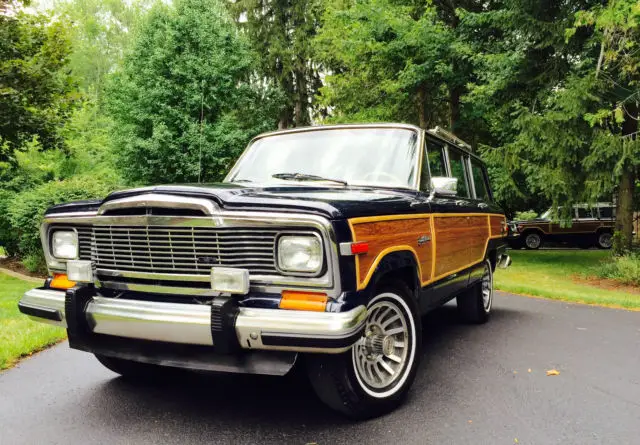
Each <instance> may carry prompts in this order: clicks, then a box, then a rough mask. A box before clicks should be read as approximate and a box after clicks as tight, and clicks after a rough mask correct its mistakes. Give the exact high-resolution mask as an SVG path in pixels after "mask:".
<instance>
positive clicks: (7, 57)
mask: <svg viewBox="0 0 640 445" xmlns="http://www.w3.org/2000/svg"><path fill="white" fill-rule="evenodd" d="M21 8H22V5H21V4H20V3H18V2H3V7H2V8H0V166H2V165H4V167H7V166H8V165H12V164H13V163H14V162H15V157H14V155H13V153H14V152H15V151H16V150H19V149H21V147H22V146H23V145H24V144H25V143H26V142H27V141H30V140H31V139H33V138H34V137H37V138H38V139H39V141H40V144H41V145H42V147H43V148H44V149H50V148H55V147H61V146H62V145H63V141H62V138H61V137H60V133H59V130H60V128H61V127H62V125H63V123H64V122H65V121H66V119H67V118H68V116H69V113H70V112H71V110H72V109H73V106H74V103H75V100H76V99H77V94H76V92H77V90H76V85H75V83H74V79H73V78H72V77H71V76H70V74H69V71H68V62H69V54H70V41H69V35H68V27H67V25H66V24H65V23H64V22H61V21H59V20H52V19H51V18H50V17H47V16H45V15H42V14H27V13H24V12H22V10H21ZM0 173H1V172H0Z"/></svg>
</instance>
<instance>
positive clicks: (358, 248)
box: [351, 242, 369, 255]
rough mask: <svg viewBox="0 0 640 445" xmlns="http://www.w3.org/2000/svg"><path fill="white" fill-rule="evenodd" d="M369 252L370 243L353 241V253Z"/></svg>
mask: <svg viewBox="0 0 640 445" xmlns="http://www.w3.org/2000/svg"><path fill="white" fill-rule="evenodd" d="M367 252H369V243H365V242H359V243H351V254H353V255H360V254H363V253H367Z"/></svg>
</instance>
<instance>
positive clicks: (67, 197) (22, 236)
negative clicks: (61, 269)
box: [8, 175, 117, 270]
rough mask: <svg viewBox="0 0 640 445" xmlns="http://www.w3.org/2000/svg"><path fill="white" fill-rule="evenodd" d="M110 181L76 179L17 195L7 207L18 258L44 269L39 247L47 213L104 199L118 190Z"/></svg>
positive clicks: (29, 264) (40, 186) (34, 268)
mask: <svg viewBox="0 0 640 445" xmlns="http://www.w3.org/2000/svg"><path fill="white" fill-rule="evenodd" d="M116 186H117V184H115V183H114V182H112V180H111V179H110V178H96V177H95V176H89V175H87V176H74V177H71V178H69V179H65V180H62V181H51V182H46V183H44V184H41V185H39V186H37V187H35V188H33V189H30V190H25V191H23V192H20V193H17V194H16V195H15V196H14V198H13V199H12V200H11V201H10V202H9V205H8V216H9V218H8V219H9V222H10V225H11V232H12V237H13V242H14V243H15V244H16V250H17V252H16V253H17V254H18V255H19V256H20V257H22V258H24V259H25V260H26V262H27V263H28V264H25V266H27V267H28V268H29V269H30V270H37V269H39V268H42V267H43V266H44V257H43V255H42V247H41V243H40V233H39V230H40V224H41V222H42V217H43V215H44V212H45V211H46V210H47V209H48V208H49V207H51V206H52V205H54V204H60V203H64V202H69V201H77V200H81V199H92V198H103V197H104V196H105V195H107V194H108V193H109V192H110V191H112V190H113V189H114V188H116Z"/></svg>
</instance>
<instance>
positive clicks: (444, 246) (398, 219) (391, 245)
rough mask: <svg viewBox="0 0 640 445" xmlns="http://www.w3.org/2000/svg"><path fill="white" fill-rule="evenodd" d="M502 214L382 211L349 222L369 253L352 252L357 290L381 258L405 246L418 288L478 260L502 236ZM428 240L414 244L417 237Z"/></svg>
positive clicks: (355, 235)
mask: <svg viewBox="0 0 640 445" xmlns="http://www.w3.org/2000/svg"><path fill="white" fill-rule="evenodd" d="M504 221H505V218H504V216H503V215H494V214H476V213H469V214H452V215H448V214H433V215H428V214H425V215H397V216H394V215H386V216H380V217H371V218H355V219H352V220H350V221H349V224H350V226H351V231H352V235H353V240H354V241H355V242H360V241H366V242H367V243H368V244H369V252H368V253H366V254H362V255H357V256H356V258H355V261H356V268H357V283H358V289H362V288H364V287H366V285H367V284H368V282H369V279H370V278H371V276H372V275H373V273H374V271H375V268H376V267H377V265H378V263H379V262H380V261H381V260H382V258H383V257H384V256H385V255H386V254H388V253H391V252H393V251H399V250H405V251H406V250H408V251H411V252H413V253H414V254H415V256H416V258H417V260H418V263H419V265H420V280H421V283H422V285H423V286H425V285H427V284H428V283H430V282H432V281H434V280H437V279H440V278H443V277H445V276H447V275H450V274H452V273H455V272H457V271H459V270H463V269H465V268H467V267H470V266H472V265H474V264H477V263H478V262H480V261H482V259H483V258H484V257H485V254H486V248H487V243H488V241H489V239H490V238H492V237H500V236H505V234H504V233H503V222H504ZM421 237H428V238H429V241H427V242H424V243H422V244H421V245H418V239H419V238H421Z"/></svg>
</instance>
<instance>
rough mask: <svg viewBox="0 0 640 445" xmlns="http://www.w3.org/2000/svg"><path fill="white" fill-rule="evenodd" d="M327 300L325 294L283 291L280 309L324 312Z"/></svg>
mask: <svg viewBox="0 0 640 445" xmlns="http://www.w3.org/2000/svg"><path fill="white" fill-rule="evenodd" d="M327 300H328V298H327V295H326V294H320V293H315V292H297V291H288V290H285V291H282V299H281V300H280V309H294V310H298V311H318V312H324V310H325V308H326V307H327Z"/></svg>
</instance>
